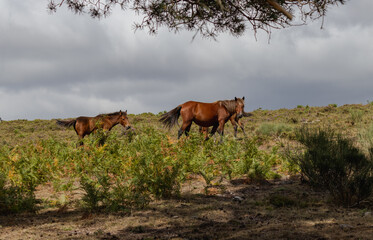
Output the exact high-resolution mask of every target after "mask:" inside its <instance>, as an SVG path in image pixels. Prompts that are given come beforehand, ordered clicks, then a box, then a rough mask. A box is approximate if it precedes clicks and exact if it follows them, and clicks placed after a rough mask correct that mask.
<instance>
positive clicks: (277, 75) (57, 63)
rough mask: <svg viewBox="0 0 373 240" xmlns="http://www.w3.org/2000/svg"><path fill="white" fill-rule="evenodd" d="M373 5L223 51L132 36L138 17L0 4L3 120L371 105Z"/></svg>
mask: <svg viewBox="0 0 373 240" xmlns="http://www.w3.org/2000/svg"><path fill="white" fill-rule="evenodd" d="M372 9H373V1H372V0H354V1H351V0H350V1H348V2H347V3H346V4H345V5H343V6H339V7H333V8H332V9H330V10H329V12H328V15H327V17H326V19H325V23H324V29H323V30H321V29H320V26H321V21H316V22H313V23H310V24H308V25H306V26H301V27H293V28H289V29H284V30H276V31H273V33H272V35H271V40H270V43H268V36H267V35H266V34H264V33H262V34H259V35H258V36H257V39H255V37H254V35H253V33H252V32H247V33H246V34H245V35H244V36H242V37H240V38H235V37H232V36H230V35H229V34H222V35H220V36H219V37H218V40H217V41H213V40H208V39H203V38H200V37H197V38H196V39H195V40H194V41H192V37H193V35H194V33H190V32H185V31H184V32H180V33H178V34H174V33H173V32H169V31H168V30H167V29H161V30H160V32H159V33H158V35H156V36H150V35H148V34H147V32H146V31H136V32H134V30H133V22H134V20H135V19H136V16H134V15H133V13H131V12H129V11H126V12H124V11H121V10H119V9H118V10H115V11H114V12H113V14H112V15H111V16H110V17H109V18H106V19H102V20H95V19H91V18H90V17H89V16H88V15H74V14H73V13H72V12H69V11H67V10H66V9H65V8H60V9H59V10H58V11H57V13H55V14H49V13H48V11H47V1H46V0H39V1H35V0H1V1H0V117H1V118H2V119H3V120H15V119H29V120H33V119H53V118H69V117H77V116H81V115H85V116H94V115H97V114H99V113H106V112H113V111H118V110H120V109H122V110H125V109H127V110H128V112H129V113H135V114H138V113H143V112H153V113H158V112H160V111H164V110H170V109H172V108H174V107H175V106H177V105H178V104H181V103H183V102H185V101H188V100H197V101H204V102H213V101H215V100H220V99H232V98H234V97H235V96H237V97H242V96H245V98H246V108H245V110H246V111H252V110H255V109H258V108H263V109H278V108H294V107H296V106H297V105H310V106H326V105H328V104H338V105H343V104H354V103H363V104H366V103H367V101H373V14H372Z"/></svg>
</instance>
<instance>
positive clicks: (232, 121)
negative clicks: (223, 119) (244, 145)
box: [229, 117, 238, 138]
mask: <svg viewBox="0 0 373 240" xmlns="http://www.w3.org/2000/svg"><path fill="white" fill-rule="evenodd" d="M229 120H230V121H231V123H232V126H233V129H234V137H235V138H237V130H238V127H237V122H236V120H235V119H234V117H231V118H230V119H229Z"/></svg>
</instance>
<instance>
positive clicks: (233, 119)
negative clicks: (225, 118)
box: [199, 112, 253, 139]
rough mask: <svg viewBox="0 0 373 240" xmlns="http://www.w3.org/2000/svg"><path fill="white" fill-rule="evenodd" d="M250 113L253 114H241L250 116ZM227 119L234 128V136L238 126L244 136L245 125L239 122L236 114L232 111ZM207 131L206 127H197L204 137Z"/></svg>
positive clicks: (206, 135) (239, 119)
mask: <svg viewBox="0 0 373 240" xmlns="http://www.w3.org/2000/svg"><path fill="white" fill-rule="evenodd" d="M252 115H253V114H252V113H249V112H244V113H243V114H242V117H250V116H252ZM229 120H230V121H231V123H232V126H233V129H234V137H235V138H237V132H238V127H240V128H241V130H242V132H243V135H244V136H245V137H246V132H245V127H244V125H243V123H242V122H241V118H238V117H237V114H236V113H234V114H233V115H232V116H231V117H230V118H229ZM208 131H209V128H208V127H199V132H200V133H203V134H205V138H206V139H207V138H208Z"/></svg>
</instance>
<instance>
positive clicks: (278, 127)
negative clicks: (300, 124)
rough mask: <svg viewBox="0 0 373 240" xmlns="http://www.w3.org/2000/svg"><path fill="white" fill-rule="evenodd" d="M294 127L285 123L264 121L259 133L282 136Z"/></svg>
mask: <svg viewBox="0 0 373 240" xmlns="http://www.w3.org/2000/svg"><path fill="white" fill-rule="evenodd" d="M292 130H293V128H292V127H291V126H289V125H288V124H285V123H263V124H262V125H260V127H259V129H258V130H257V133H258V134H260V135H264V136H280V135H283V134H289V133H290V132H291V131H292Z"/></svg>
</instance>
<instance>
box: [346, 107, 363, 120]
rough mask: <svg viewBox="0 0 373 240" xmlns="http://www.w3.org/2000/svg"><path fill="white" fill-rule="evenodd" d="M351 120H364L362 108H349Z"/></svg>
mask: <svg viewBox="0 0 373 240" xmlns="http://www.w3.org/2000/svg"><path fill="white" fill-rule="evenodd" d="M349 113H350V117H351V121H352V122H353V123H359V122H361V121H362V120H363V116H364V111H362V110H360V109H350V110H349Z"/></svg>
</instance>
